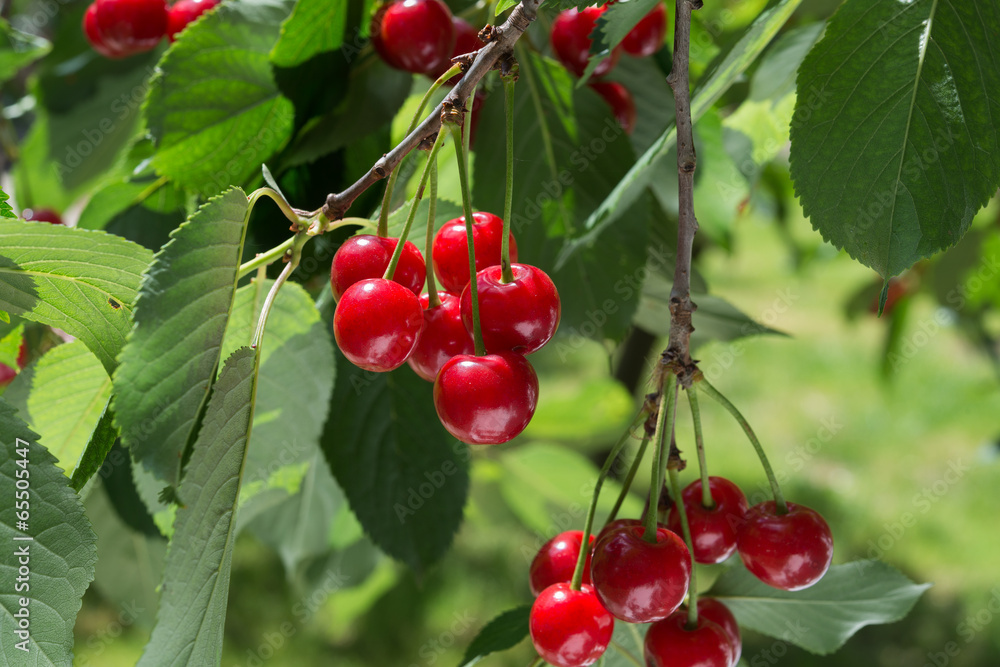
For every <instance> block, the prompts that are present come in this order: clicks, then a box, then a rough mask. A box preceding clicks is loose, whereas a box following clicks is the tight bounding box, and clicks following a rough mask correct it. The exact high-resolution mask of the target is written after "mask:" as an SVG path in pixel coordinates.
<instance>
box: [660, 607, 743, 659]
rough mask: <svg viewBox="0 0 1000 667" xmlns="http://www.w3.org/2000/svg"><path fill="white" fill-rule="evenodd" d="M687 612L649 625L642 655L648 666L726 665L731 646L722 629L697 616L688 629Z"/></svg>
mask: <svg viewBox="0 0 1000 667" xmlns="http://www.w3.org/2000/svg"><path fill="white" fill-rule="evenodd" d="M687 621H688V619H687V612H681V611H678V612H674V613H673V614H671V615H670V616H669V617H667V618H665V619H663V620H662V621H659V622H657V623H654V624H653V625H651V626H649V630H647V631H646V642H645V647H644V648H645V650H644V654H645V656H646V665H647V666H648V667H730V665H732V664H733V663H731V662H730V657H731V656H732V647H731V646H730V643H729V637H728V636H727V635H726V632H725V630H723V629H722V628H721V627H719V626H718V625H717V624H716V623H713V622H712V621H710V620H708V619H707V618H703V617H701V616H699V617H698V625H697V627H696V628H692V629H688V627H687Z"/></svg>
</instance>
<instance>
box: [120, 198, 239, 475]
mask: <svg viewBox="0 0 1000 667" xmlns="http://www.w3.org/2000/svg"><path fill="white" fill-rule="evenodd" d="M247 211H248V209H247V197H246V194H245V193H244V192H243V191H242V190H240V189H239V188H230V189H229V190H227V191H226V192H224V193H223V194H221V195H219V196H217V197H215V198H213V199H210V200H209V201H208V202H207V203H206V204H205V205H204V206H202V207H201V208H200V209H198V211H197V212H196V213H195V214H194V215H193V216H191V218H190V219H189V220H188V221H187V222H185V223H184V224H182V225H181V226H180V227H178V228H177V229H176V230H174V232H173V233H172V234H171V235H170V236H171V240H170V242H169V243H168V244H167V245H165V246H164V247H163V249H162V250H160V252H158V253H157V254H156V256H155V257H154V258H153V263H152V265H150V267H149V270H148V271H147V272H146V275H145V276H144V278H143V282H142V288H141V290H140V293H139V298H138V301H137V303H136V311H135V317H134V319H135V329H134V330H133V331H132V334H131V335H130V336H129V339H128V343H127V344H126V345H125V349H124V350H123V351H122V354H121V359H120V361H121V366H120V367H119V369H118V371H117V372H116V373H115V374H114V376H113V379H114V390H115V399H114V408H115V415H116V419H117V423H118V426H119V427H120V429H121V434H122V441H123V443H124V444H125V445H126V446H128V447H131V449H132V456H133V457H134V458H135V460H136V461H138V462H141V463H142V464H143V467H145V468H146V469H147V470H149V471H150V472H151V473H153V474H154V475H155V476H156V477H158V478H159V479H161V480H164V481H166V482H167V483H170V484H173V483H176V482H177V481H178V479H179V473H180V462H181V455H182V454H183V452H184V450H185V446H186V445H187V443H188V441H189V439H190V438H191V436H192V431H193V429H194V428H195V425H196V423H197V419H198V415H199V413H200V412H201V409H202V407H203V406H204V404H205V401H206V400H207V399H208V392H209V389H210V387H211V383H212V380H213V378H214V376H215V372H216V369H217V367H218V365H219V360H220V354H221V345H222V338H223V334H224V333H225V330H226V323H227V321H228V318H229V312H230V309H231V308H232V305H233V299H234V296H235V293H236V279H237V273H238V270H239V266H240V258H241V257H242V254H243V242H244V239H245V235H246V219H247Z"/></svg>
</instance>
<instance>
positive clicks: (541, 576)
mask: <svg viewBox="0 0 1000 667" xmlns="http://www.w3.org/2000/svg"><path fill="white" fill-rule="evenodd" d="M593 543H594V536H593V535H591V536H590V542H589V544H591V545H592V544H593ZM582 544H583V531H582V530H567V531H566V532H564V533H559V534H558V535H556V536H555V537H553V538H552V539H551V540H549V541H548V542H546V543H545V544H544V545H542V548H541V549H539V550H538V553H537V554H535V559H534V560H532V561H531V569H530V570H529V576H530V581H531V594H532V595H538V594H539V593H541V592H542V591H544V590H545V589H546V588H548V587H549V586H551V585H552V584H558V583H560V582H569V581H570V580H571V579H572V578H573V571H574V570H575V569H576V561H577V559H578V558H579V556H580V546H581V545H582ZM587 549H588V551H589V549H590V547H589V546H588V547H587ZM590 558H591V554H590V553H588V554H587V557H586V562H585V563H584V565H583V583H585V584H589V583H590Z"/></svg>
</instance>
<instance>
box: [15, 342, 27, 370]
mask: <svg viewBox="0 0 1000 667" xmlns="http://www.w3.org/2000/svg"><path fill="white" fill-rule="evenodd" d="M27 365H28V341H26V340H22V341H21V347H19V348H17V367H18V368H24V367H25V366H27Z"/></svg>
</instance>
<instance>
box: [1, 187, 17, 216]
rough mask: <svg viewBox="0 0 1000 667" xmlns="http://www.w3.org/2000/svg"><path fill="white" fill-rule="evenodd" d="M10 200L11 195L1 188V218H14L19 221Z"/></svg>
mask: <svg viewBox="0 0 1000 667" xmlns="http://www.w3.org/2000/svg"><path fill="white" fill-rule="evenodd" d="M8 199H10V195H8V194H7V193H6V192H4V191H3V188H0V218H13V219H15V220H16V219H17V214H16V213H14V209H13V208H11V207H10V203H9V202H8V201H7V200H8Z"/></svg>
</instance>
